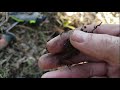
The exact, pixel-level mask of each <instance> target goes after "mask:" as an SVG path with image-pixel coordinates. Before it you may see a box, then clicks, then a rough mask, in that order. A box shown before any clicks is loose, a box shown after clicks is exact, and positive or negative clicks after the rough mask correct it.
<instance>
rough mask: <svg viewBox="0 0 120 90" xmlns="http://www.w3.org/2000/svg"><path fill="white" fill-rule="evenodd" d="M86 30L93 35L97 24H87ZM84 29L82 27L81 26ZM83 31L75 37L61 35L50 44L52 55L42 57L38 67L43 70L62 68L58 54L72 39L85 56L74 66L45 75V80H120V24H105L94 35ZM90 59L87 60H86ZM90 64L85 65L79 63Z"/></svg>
mask: <svg viewBox="0 0 120 90" xmlns="http://www.w3.org/2000/svg"><path fill="white" fill-rule="evenodd" d="M86 27H87V28H86V29H85V31H88V32H90V31H91V30H92V29H93V28H94V25H87V26H86ZM80 28H81V27H80ZM80 28H77V29H76V30H74V31H73V32H72V33H71V34H70V33H66V34H63V35H62V36H60V35H59V36H57V37H55V38H53V39H52V40H50V41H49V42H47V49H48V51H49V53H48V54H45V55H43V56H41V57H40V59H39V62H38V65H39V67H40V68H41V69H53V68H57V67H59V66H60V65H59V63H58V62H59V59H58V58H57V57H56V56H55V55H54V54H56V53H58V52H61V50H62V48H63V44H64V41H65V40H66V39H68V38H69V39H70V42H71V44H72V45H73V47H75V48H76V49H78V50H79V51H80V52H82V53H83V54H80V55H78V56H76V57H75V58H73V59H72V60H71V61H72V62H73V64H76V65H73V66H71V67H69V68H70V69H69V68H68V67H63V68H62V69H58V70H55V71H50V72H47V73H45V74H44V75H43V76H42V77H41V78H99V77H102V78H106V77H107V78H119V77H120V57H119V55H120V29H119V25H113V24H112V25H111V24H104V25H101V26H99V27H98V28H97V29H96V30H95V31H94V33H85V32H82V31H80ZM86 56H87V58H85V57H86ZM82 61H87V62H88V63H85V64H78V63H80V62H82Z"/></svg>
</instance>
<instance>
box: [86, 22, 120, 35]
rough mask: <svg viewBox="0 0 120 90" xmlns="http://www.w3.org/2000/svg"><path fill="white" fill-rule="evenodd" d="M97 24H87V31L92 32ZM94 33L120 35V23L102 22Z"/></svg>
mask: <svg viewBox="0 0 120 90" xmlns="http://www.w3.org/2000/svg"><path fill="white" fill-rule="evenodd" d="M94 26H96V25H86V28H84V30H85V31H88V32H90V31H91V30H93V28H94ZM94 33H98V34H109V35H113V36H120V25H119V24H102V25H100V26H98V27H97V28H96V30H95V31H94Z"/></svg>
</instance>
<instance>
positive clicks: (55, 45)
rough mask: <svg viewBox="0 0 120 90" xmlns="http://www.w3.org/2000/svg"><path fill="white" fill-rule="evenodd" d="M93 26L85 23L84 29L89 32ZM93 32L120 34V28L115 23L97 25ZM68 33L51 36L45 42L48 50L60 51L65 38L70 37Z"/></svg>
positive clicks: (52, 51)
mask: <svg viewBox="0 0 120 90" xmlns="http://www.w3.org/2000/svg"><path fill="white" fill-rule="evenodd" d="M80 28H81V27H80ZM80 28H77V29H75V30H80ZM93 28H94V25H87V26H86V28H85V30H86V31H88V32H89V31H91V30H93ZM95 33H98V34H109V35H115V36H118V35H119V36H120V29H119V25H117V24H115V25H111V24H105V25H101V26H98V28H97V29H96V30H95ZM70 35H71V34H69V32H68V33H63V34H62V35H59V36H57V37H55V38H53V39H52V40H50V41H49V42H48V43H47V49H48V51H49V52H50V53H53V54H54V53H58V52H61V50H62V48H63V45H64V42H65V41H66V39H68V38H69V37H70Z"/></svg>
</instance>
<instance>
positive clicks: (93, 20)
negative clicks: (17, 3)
mask: <svg viewBox="0 0 120 90" xmlns="http://www.w3.org/2000/svg"><path fill="white" fill-rule="evenodd" d="M11 13H12V14H11ZM10 15H14V16H17V17H20V19H26V18H27V19H26V20H28V19H29V18H28V17H29V16H31V15H33V16H34V15H35V16H39V17H40V18H39V20H41V18H43V17H46V18H45V20H43V21H40V22H39V23H37V24H36V23H35V24H34V21H33V20H32V21H31V22H30V23H33V24H30V25H28V24H26V23H20V24H17V25H16V26H15V27H14V28H12V30H11V31H10V32H12V33H14V34H15V35H16V37H17V42H15V43H13V44H12V45H10V46H7V47H6V48H5V49H3V50H1V51H0V78H40V77H41V75H42V74H43V73H44V72H45V71H43V70H41V69H40V68H39V67H38V64H37V62H38V59H39V57H40V56H41V55H43V54H45V53H46V49H45V45H46V42H47V41H48V40H50V39H52V38H54V37H55V36H57V35H59V34H60V33H62V32H66V31H69V30H73V29H75V28H77V27H80V26H83V25H89V24H99V23H100V22H102V24H119V23H120V19H119V18H120V13H119V12H37V13H36V12H0V36H1V35H2V34H3V31H4V30H6V29H7V28H10V27H12V24H13V22H16V21H15V20H13V21H12V20H9V18H10ZM32 18H33V17H30V19H32ZM17 21H19V20H17Z"/></svg>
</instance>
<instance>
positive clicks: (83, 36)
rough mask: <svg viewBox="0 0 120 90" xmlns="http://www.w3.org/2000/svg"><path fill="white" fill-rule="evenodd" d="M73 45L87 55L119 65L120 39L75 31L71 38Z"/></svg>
mask: <svg viewBox="0 0 120 90" xmlns="http://www.w3.org/2000/svg"><path fill="white" fill-rule="evenodd" d="M70 41H71V44H72V45H73V46H74V47H75V48H77V49H78V50H79V51H81V52H83V53H85V54H86V55H89V56H92V57H94V58H97V59H99V60H107V62H108V63H110V64H119V63H120V60H119V54H120V51H119V47H120V38H119V37H115V36H111V35H107V34H92V33H83V32H81V31H78V30H76V31H74V33H73V34H72V35H71V37H70Z"/></svg>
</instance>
